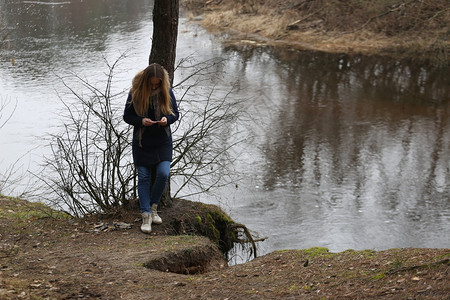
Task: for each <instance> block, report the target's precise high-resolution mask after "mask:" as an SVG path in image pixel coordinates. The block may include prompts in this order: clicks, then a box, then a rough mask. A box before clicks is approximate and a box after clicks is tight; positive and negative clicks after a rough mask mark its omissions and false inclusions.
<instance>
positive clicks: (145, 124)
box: [142, 118, 156, 126]
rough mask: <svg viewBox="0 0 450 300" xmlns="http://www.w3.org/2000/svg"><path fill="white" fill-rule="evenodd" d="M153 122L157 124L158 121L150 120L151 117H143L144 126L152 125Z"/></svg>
mask: <svg viewBox="0 0 450 300" xmlns="http://www.w3.org/2000/svg"><path fill="white" fill-rule="evenodd" d="M153 124H156V122H155V121H152V120H150V119H149V118H143V119H142V125H144V126H152V125H153Z"/></svg>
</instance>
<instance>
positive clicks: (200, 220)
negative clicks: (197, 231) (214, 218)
mask: <svg viewBox="0 0 450 300" xmlns="http://www.w3.org/2000/svg"><path fill="white" fill-rule="evenodd" d="M195 219H196V220H197V223H198V224H202V217H200V216H199V215H196V216H195Z"/></svg>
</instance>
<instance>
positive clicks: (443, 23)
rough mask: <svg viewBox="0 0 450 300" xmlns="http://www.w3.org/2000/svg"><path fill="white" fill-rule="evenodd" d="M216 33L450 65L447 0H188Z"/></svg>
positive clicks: (239, 38) (204, 22)
mask: <svg viewBox="0 0 450 300" xmlns="http://www.w3.org/2000/svg"><path fill="white" fill-rule="evenodd" d="M182 3H183V5H184V6H185V7H186V8H187V9H188V10H189V11H190V12H191V13H192V15H193V16H195V15H202V19H203V20H202V25H203V26H204V27H205V28H207V29H208V30H210V31H212V32H223V31H227V32H231V33H234V37H236V38H237V39H236V40H235V42H239V40H242V39H245V40H256V41H257V42H259V43H263V44H270V45H280V46H285V47H291V48H296V49H312V50H318V51H326V52H336V53H360V54H365V55H387V56H391V57H395V58H398V59H407V60H412V61H415V62H418V63H422V64H430V65H433V66H440V67H447V66H448V65H449V62H450V40H449V35H450V27H449V24H450V5H449V3H448V1H446V0H409V1H399V0H380V1H369V0H348V1H341V0H314V1H312V0H302V1H301V0H279V1H278V0H261V1H257V0H239V1H234V0H184V1H182Z"/></svg>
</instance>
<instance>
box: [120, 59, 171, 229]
mask: <svg viewBox="0 0 450 300" xmlns="http://www.w3.org/2000/svg"><path fill="white" fill-rule="evenodd" d="M178 117H179V113H178V107H177V102H176V99H175V96H174V94H173V92H172V89H171V88H170V82H169V75H168V74H167V71H166V70H165V69H164V68H163V67H162V66H160V65H159V64H151V65H149V66H148V67H147V68H145V69H144V70H142V71H140V72H139V73H138V74H136V76H135V77H134V78H133V81H132V86H131V89H130V93H129V94H128V99H127V103H126V105H125V110H124V114H123V119H124V121H125V122H127V123H128V124H130V125H133V126H134V129H133V142H132V150H133V162H134V165H135V166H136V168H137V173H138V186H137V188H138V196H139V205H140V210H141V214H142V225H141V231H142V232H144V233H150V232H151V231H152V228H151V224H152V222H153V223H155V224H161V223H162V220H161V218H160V217H159V216H158V212H157V208H158V204H159V201H160V199H161V196H162V194H163V192H164V189H165V187H166V185H167V181H168V178H169V171H170V162H171V161H172V150H173V144H172V134H171V131H170V124H172V123H174V122H175V121H176V120H178ZM152 170H156V177H155V180H154V183H153V187H152V188H151V189H150V182H151V176H152Z"/></svg>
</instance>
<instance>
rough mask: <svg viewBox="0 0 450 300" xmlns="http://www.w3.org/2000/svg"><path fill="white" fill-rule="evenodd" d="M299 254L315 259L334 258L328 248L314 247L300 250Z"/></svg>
mask: <svg viewBox="0 0 450 300" xmlns="http://www.w3.org/2000/svg"><path fill="white" fill-rule="evenodd" d="M299 252H300V253H301V254H304V255H307V256H310V257H315V256H327V257H329V256H332V255H333V254H332V253H330V250H328V248H326V247H312V248H309V249H302V250H299Z"/></svg>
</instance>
